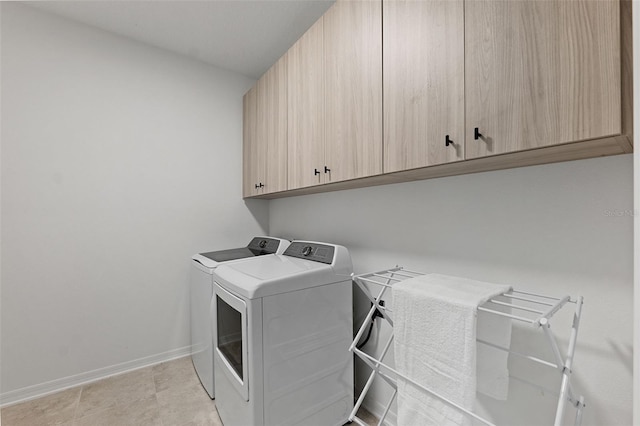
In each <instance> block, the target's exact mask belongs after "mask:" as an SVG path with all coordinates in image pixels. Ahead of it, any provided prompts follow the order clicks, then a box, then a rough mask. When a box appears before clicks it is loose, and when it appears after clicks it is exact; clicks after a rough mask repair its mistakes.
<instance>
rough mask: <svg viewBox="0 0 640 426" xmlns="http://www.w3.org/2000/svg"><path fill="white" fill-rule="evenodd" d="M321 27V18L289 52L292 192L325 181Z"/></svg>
mask: <svg viewBox="0 0 640 426" xmlns="http://www.w3.org/2000/svg"><path fill="white" fill-rule="evenodd" d="M322 25H323V18H320V19H319V20H318V21H317V22H316V23H315V24H313V26H312V27H311V28H310V29H309V30H308V31H307V32H306V33H305V34H304V35H303V36H302V37H301V38H300V39H299V40H298V41H297V42H296V44H294V45H293V46H292V47H291V49H289V51H288V52H287V55H288V56H289V58H288V73H287V82H288V83H287V85H288V87H289V91H288V99H289V102H288V111H289V113H288V116H289V119H288V128H289V131H288V137H289V147H288V151H289V161H288V163H289V189H295V188H303V187H306V186H312V185H318V184H320V183H323V182H324V170H323V168H324V164H325V162H324V72H323V51H322ZM315 170H318V171H320V172H321V173H319V174H318V173H315Z"/></svg>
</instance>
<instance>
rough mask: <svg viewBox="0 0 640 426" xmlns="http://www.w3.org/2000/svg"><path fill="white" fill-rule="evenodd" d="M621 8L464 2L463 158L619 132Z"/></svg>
mask: <svg viewBox="0 0 640 426" xmlns="http://www.w3.org/2000/svg"><path fill="white" fill-rule="evenodd" d="M619 7H620V5H619V3H618V2H617V1H615V0H604V1H603V0H572V1H563V0H548V1H487V0H479V1H469V2H466V3H465V52H466V53H465V54H466V69H465V80H466V81H465V93H466V123H467V127H466V142H467V144H466V158H475V157H482V156H486V155H494V154H501V153H505V152H513V151H520V150H525V149H532V148H538V147H543V146H549V145H556V144H561V143H566V142H573V141H578V140H583V139H593V138H600V137H605V136H610V135H616V134H619V133H620V132H621V122H620V120H621V118H620V116H621V111H620V9H619ZM475 127H478V128H479V132H480V133H481V134H482V137H481V138H480V139H479V140H474V128H475Z"/></svg>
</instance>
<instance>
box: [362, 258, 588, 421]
mask: <svg viewBox="0 0 640 426" xmlns="http://www.w3.org/2000/svg"><path fill="white" fill-rule="evenodd" d="M421 275H426V274H425V273H423V272H415V271H409V270H407V269H404V268H403V267H399V266H398V267H395V268H392V269H386V270H384V271H379V272H371V273H367V274H360V275H353V276H352V277H353V280H354V281H355V283H356V284H357V285H358V286H359V287H360V288H361V289H362V291H363V292H364V294H365V295H366V297H367V298H368V299H369V300H370V301H371V303H372V306H371V309H370V310H369V313H368V314H367V316H366V318H365V320H364V321H363V323H362V325H361V326H360V329H359V330H358V333H357V334H356V337H355V338H354V340H353V343H352V344H351V346H350V348H349V350H350V351H351V352H353V353H354V354H355V355H357V356H358V357H359V358H360V359H362V361H364V362H365V363H366V364H367V365H368V366H369V367H370V368H371V370H372V371H371V374H370V375H369V379H368V380H367V382H366V384H365V385H364V388H363V389H362V392H361V393H360V396H359V397H358V400H357V401H356V403H355V406H354V408H353V411H352V412H351V415H350V416H349V420H350V421H353V422H355V423H357V424H359V425H361V426H366V425H367V423H365V422H364V421H363V420H362V419H360V418H358V417H357V416H356V413H357V412H358V409H359V408H360V406H361V405H362V401H363V400H364V398H365V396H366V395H367V392H368V391H369V388H370V387H371V384H372V383H373V380H374V379H375V378H376V377H380V378H382V379H383V380H384V381H385V382H387V383H388V384H389V385H390V386H391V387H392V388H393V394H392V395H391V398H390V399H389V401H388V403H387V404H386V406H385V410H384V412H383V414H382V416H381V417H380V420H379V422H378V426H380V425H382V423H383V422H384V419H385V418H386V416H387V414H388V413H389V409H390V408H391V404H392V402H393V400H394V399H395V398H396V396H397V393H398V388H397V382H396V381H397V378H398V377H401V378H403V379H404V380H406V381H408V382H409V383H411V384H413V385H414V386H417V387H419V388H420V389H422V390H424V391H425V392H427V393H428V394H430V395H432V396H434V397H436V398H438V399H440V400H441V401H443V402H445V403H446V404H448V405H450V406H452V407H455V408H457V409H458V410H460V411H461V412H463V413H465V414H467V415H468V416H470V417H473V418H474V419H476V420H478V421H480V422H482V423H484V424H486V425H490V426H495V425H494V424H493V423H491V422H490V421H488V420H486V419H484V418H482V417H480V416H478V415H477V414H475V413H473V412H471V411H469V410H467V409H465V408H464V407H462V406H460V405H459V404H456V403H455V402H453V401H450V400H449V399H447V398H445V397H443V396H442V395H440V394H439V393H437V392H435V391H433V390H432V389H429V388H428V387H426V386H425V384H421V383H416V382H415V381H414V380H412V379H411V378H410V377H407V376H405V375H403V374H401V373H400V372H398V371H396V370H395V369H393V368H391V367H389V366H388V365H386V364H385V363H384V362H383V360H384V357H385V355H386V354H387V352H388V350H389V348H390V347H391V342H392V341H393V333H391V335H390V336H389V339H388V340H387V342H386V343H385V345H384V348H383V350H382V352H381V354H380V356H379V357H378V358H376V357H373V356H371V355H369V354H367V353H365V352H363V351H362V350H360V349H358V347H357V344H358V342H359V341H360V339H361V338H362V335H363V334H364V332H365V330H366V329H367V326H368V325H369V323H370V321H371V318H372V317H373V315H374V313H375V311H376V309H377V310H378V311H379V312H380V314H381V315H382V317H383V318H384V319H385V320H386V321H387V322H388V323H389V324H390V325H391V326H392V327H393V319H392V317H391V314H392V311H391V310H390V309H387V308H386V307H385V306H382V305H381V304H380V303H379V301H380V300H382V297H383V296H384V294H385V292H386V291H387V290H388V289H390V288H391V287H392V286H393V284H394V283H398V282H400V281H404V280H407V279H410V278H415V277H418V276H421ZM368 284H374V285H378V286H381V287H382V288H381V290H380V292H379V293H378V294H377V296H374V295H373V294H372V291H371V290H370V289H369V287H368ZM499 297H502V298H504V299H507V300H510V302H507V301H504V300H499V299H498V298H499ZM567 303H572V304H575V314H574V316H573V323H572V326H571V336H570V338H569V347H568V350H567V355H566V357H564V358H563V357H562V354H561V352H560V348H559V347H558V343H557V341H556V339H555V337H554V335H553V333H552V332H551V330H550V324H549V320H550V319H551V318H552V317H553V315H554V314H555V313H556V312H558V311H559V310H560V309H562V308H563V307H564V306H565V305H566V304H567ZM582 303H583V300H582V297H578V298H576V299H571V298H570V297H569V296H564V297H559V298H558V297H549V296H544V295H540V294H535V293H530V292H524V291H517V290H511V291H509V292H507V293H503V294H501V295H500V296H498V297H496V298H493V299H491V300H490V301H489V302H487V303H486V304H484V305H482V306H480V307H478V310H481V311H484V312H488V313H491V314H495V315H500V316H504V317H508V318H511V319H513V320H515V321H521V322H525V323H528V324H530V325H532V326H533V327H536V328H540V329H542V331H543V332H544V335H545V336H546V337H547V341H548V342H549V345H550V346H551V351H552V353H553V355H554V357H555V362H549V361H545V360H543V359H540V358H537V357H534V356H531V355H527V354H523V353H519V352H515V351H512V350H510V348H503V347H500V346H497V345H494V344H492V343H489V342H486V341H482V340H478V342H479V343H481V344H485V345H489V346H491V347H493V348H496V349H499V350H503V351H506V352H509V353H511V354H513V355H515V356H518V357H521V358H525V359H527V360H529V361H533V362H536V363H539V364H542V365H544V366H547V367H551V368H554V369H557V370H558V371H559V372H560V373H561V374H562V384H561V385H560V392H559V393H558V392H555V391H550V390H549V389H544V388H543V387H542V386H539V385H536V384H534V383H530V382H528V381H526V380H523V379H517V380H518V381H521V382H525V383H527V384H530V385H532V386H535V387H536V388H540V389H544V390H546V391H548V392H550V393H555V394H558V407H557V409H556V417H555V422H554V425H555V426H559V425H560V424H561V423H562V418H563V415H564V409H565V406H566V403H567V401H568V402H569V403H570V404H571V405H573V406H574V407H575V408H576V417H575V424H576V425H580V424H581V423H582V411H583V408H584V407H585V403H584V397H583V396H580V397H578V398H576V396H575V393H574V391H573V388H572V386H571V381H570V379H571V372H572V371H571V368H572V364H573V355H574V353H575V349H576V340H577V337H578V327H579V325H580V316H581V313H582ZM492 304H493V305H498V306H504V307H508V308H511V311H512V312H513V311H522V312H523V314H522V315H514V314H512V313H508V312H501V311H497V310H494V309H491V305H492ZM400 426H401V425H400Z"/></svg>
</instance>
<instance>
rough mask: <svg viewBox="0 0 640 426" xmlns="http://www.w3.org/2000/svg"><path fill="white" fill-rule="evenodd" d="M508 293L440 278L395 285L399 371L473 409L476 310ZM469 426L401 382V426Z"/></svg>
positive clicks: (465, 418)
mask: <svg viewBox="0 0 640 426" xmlns="http://www.w3.org/2000/svg"><path fill="white" fill-rule="evenodd" d="M509 289H510V287H509V286H506V285H497V284H492V283H486V282H481V281H474V280H469V279H465V278H458V277H451V276H447V275H439V274H430V275H423V276H419V277H416V278H412V279H409V280H405V281H402V282H400V283H398V284H395V285H394V286H393V312H394V334H395V344H394V349H395V359H396V368H397V370H398V372H400V373H402V374H404V375H405V376H407V377H410V378H412V379H413V380H414V381H416V382H417V383H420V384H421V385H423V386H425V387H426V388H428V389H431V390H433V391H435V392H437V393H439V394H440V395H442V396H444V397H446V398H448V399H450V400H451V401H453V402H455V403H457V404H459V405H461V406H462V407H464V408H466V409H468V410H472V409H473V403H474V400H475V394H476V313H477V307H478V306H479V305H481V304H483V303H485V302H486V301H487V300H489V299H490V298H492V297H494V296H496V295H498V294H501V293H504V292H506V291H508V290H509ZM509 324H510V322H509ZM505 368H506V365H505ZM469 424H471V421H470V418H469V417H468V416H466V415H465V414H463V413H462V412H460V411H459V410H457V409H455V408H453V407H451V406H449V405H448V404H446V403H445V402H442V401H441V400H439V399H438V398H436V397H432V396H430V395H429V394H428V393H426V392H423V391H422V390H420V389H419V388H417V387H415V386H414V385H412V384H411V383H409V382H407V381H406V380H403V379H399V380H398V425H399V426H410V425H411V426H412V425H439V426H444V425H469Z"/></svg>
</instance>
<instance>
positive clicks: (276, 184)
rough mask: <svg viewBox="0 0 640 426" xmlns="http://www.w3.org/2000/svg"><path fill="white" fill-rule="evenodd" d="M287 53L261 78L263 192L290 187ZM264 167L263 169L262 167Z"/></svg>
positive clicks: (259, 128)
mask: <svg viewBox="0 0 640 426" xmlns="http://www.w3.org/2000/svg"><path fill="white" fill-rule="evenodd" d="M286 59H287V57H286V55H285V56H283V57H282V58H280V59H279V60H278V62H276V63H275V64H274V65H273V66H272V67H271V68H270V69H269V70H268V71H267V72H266V73H265V74H264V75H263V76H262V77H261V78H260V80H258V83H257V89H258V125H257V129H258V130H257V134H258V145H259V146H258V153H259V155H260V158H262V162H263V169H262V170H263V172H262V174H261V175H260V179H261V182H262V183H263V184H264V188H263V189H262V191H261V193H269V192H278V191H284V190H286V189H287V62H286ZM259 170H260V168H259Z"/></svg>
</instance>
